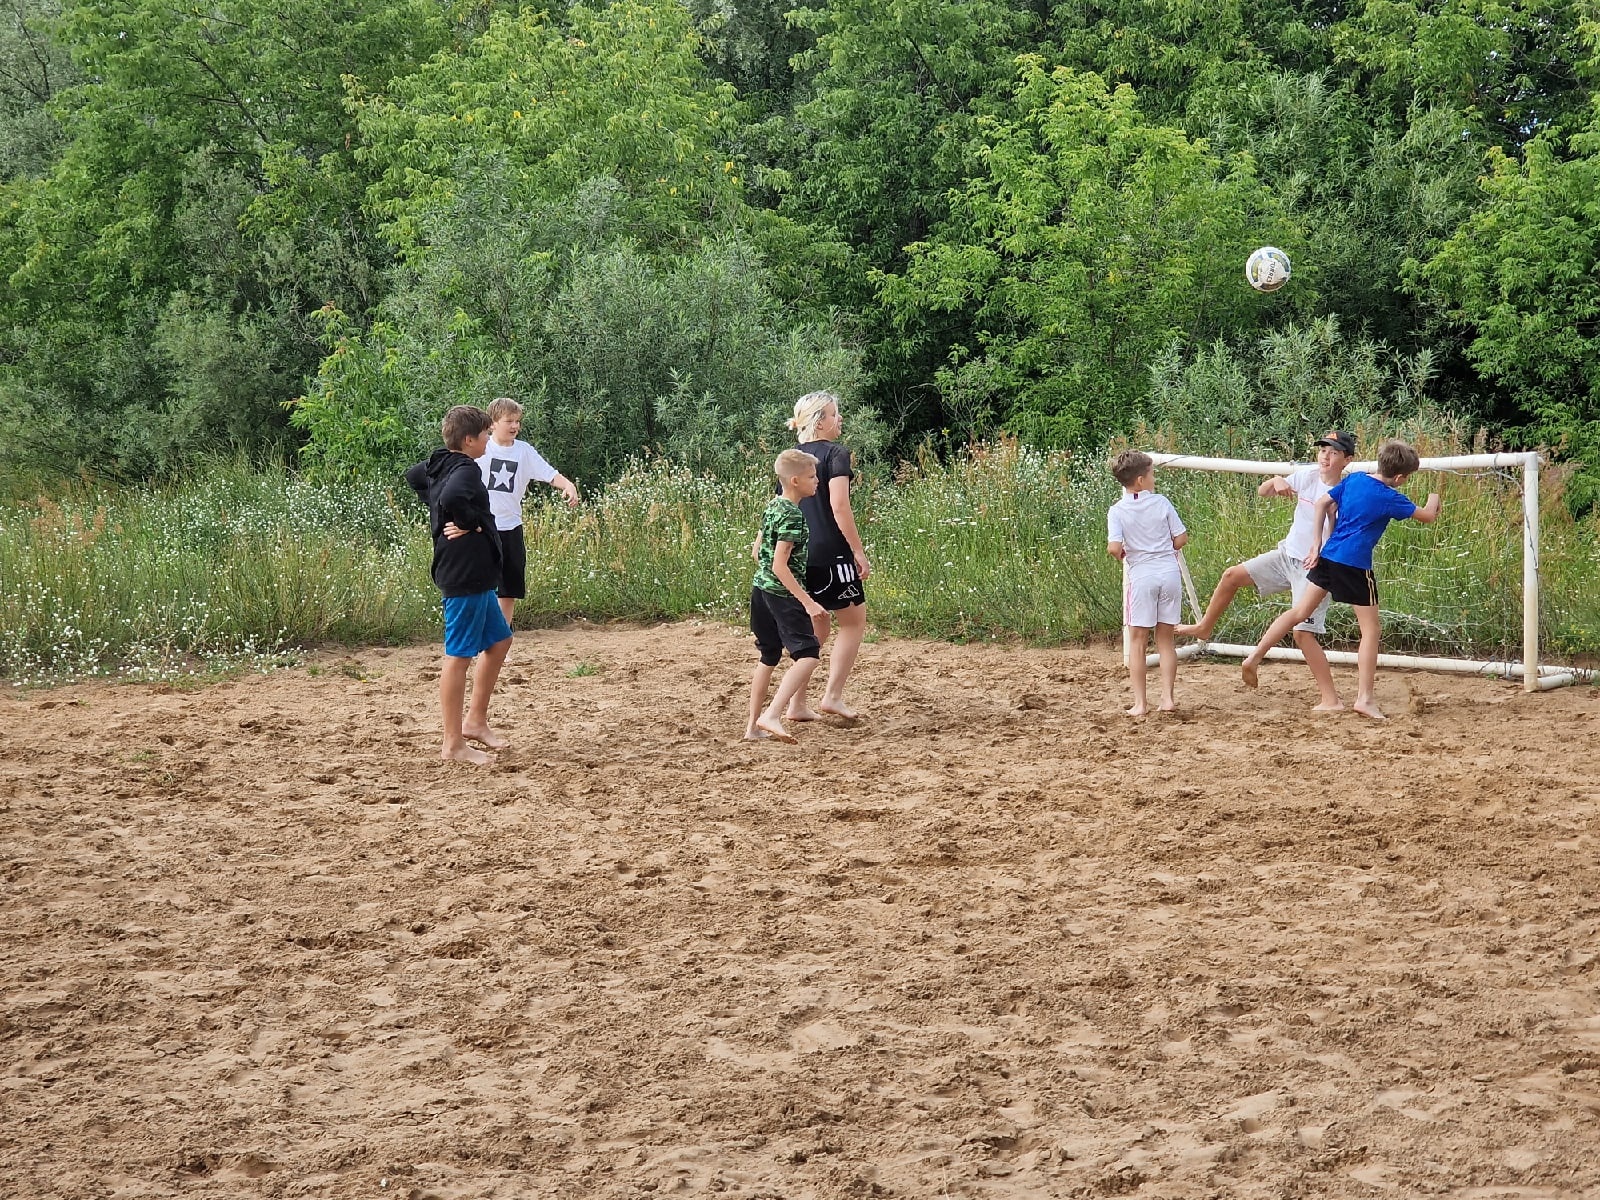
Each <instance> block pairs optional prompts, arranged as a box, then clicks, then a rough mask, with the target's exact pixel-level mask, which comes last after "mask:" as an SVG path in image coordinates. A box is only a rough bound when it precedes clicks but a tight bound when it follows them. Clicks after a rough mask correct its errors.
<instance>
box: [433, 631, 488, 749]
mask: <svg viewBox="0 0 1600 1200" xmlns="http://www.w3.org/2000/svg"><path fill="white" fill-rule="evenodd" d="M471 665H472V660H471V659H470V658H456V657H455V656H454V655H450V654H446V655H445V656H444V661H443V662H442V663H440V665H439V711H440V712H441V713H442V714H443V715H444V749H443V750H442V751H440V753H439V757H440V758H442V759H444V760H445V762H464V763H474V764H476V765H478V766H482V765H483V764H484V763H486V762H488V761H489V756H488V755H487V754H485V753H484V752H483V751H482V750H479V749H478V748H477V747H476V746H469V745H467V739H466V738H465V737H463V736H462V734H461V704H462V701H463V700H464V699H465V698H466V694H467V668H468V667H470V666H471Z"/></svg>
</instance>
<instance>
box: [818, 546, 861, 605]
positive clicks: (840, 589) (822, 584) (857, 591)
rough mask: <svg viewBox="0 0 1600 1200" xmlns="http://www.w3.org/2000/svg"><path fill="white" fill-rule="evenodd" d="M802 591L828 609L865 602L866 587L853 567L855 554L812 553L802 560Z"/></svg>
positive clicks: (848, 552)
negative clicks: (803, 565)
mask: <svg viewBox="0 0 1600 1200" xmlns="http://www.w3.org/2000/svg"><path fill="white" fill-rule="evenodd" d="M806 591H807V592H809V593H811V598H812V599H813V600H815V601H816V602H817V603H818V604H820V605H822V607H823V608H825V609H827V610H828V611H829V612H836V611H837V610H839V609H841V608H849V607H850V606H851V605H852V604H865V603H866V602H867V592H866V588H865V587H864V586H863V585H862V583H861V574H860V572H858V571H857V570H856V556H855V555H854V554H851V553H850V551H848V550H846V551H845V552H844V553H843V554H835V555H820V554H817V555H812V556H811V557H810V558H809V559H808V560H807V562H806Z"/></svg>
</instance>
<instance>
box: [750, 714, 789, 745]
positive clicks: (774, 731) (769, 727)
mask: <svg viewBox="0 0 1600 1200" xmlns="http://www.w3.org/2000/svg"><path fill="white" fill-rule="evenodd" d="M756 728H757V729H762V730H765V731H766V734H767V736H768V737H769V738H772V739H773V740H774V741H778V742H787V743H788V744H789V745H791V746H792V745H794V744H795V742H797V741H798V740H799V739H798V738H796V737H795V736H794V734H792V733H790V732H789V731H788V730H787V729H785V728H784V727H783V722H782V721H780V720H778V719H777V718H776V717H772V718H768V717H767V716H766V715H765V714H763V715H761V716H759V717H757V718H756Z"/></svg>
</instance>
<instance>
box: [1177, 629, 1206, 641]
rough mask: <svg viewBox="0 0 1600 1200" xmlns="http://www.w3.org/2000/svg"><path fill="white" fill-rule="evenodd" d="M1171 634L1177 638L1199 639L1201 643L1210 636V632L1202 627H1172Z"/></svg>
mask: <svg viewBox="0 0 1600 1200" xmlns="http://www.w3.org/2000/svg"><path fill="white" fill-rule="evenodd" d="M1172 632H1173V634H1174V635H1175V636H1177V637H1192V638H1199V639H1200V640H1201V641H1202V642H1203V641H1205V640H1206V639H1207V638H1209V637H1210V636H1211V630H1209V629H1207V628H1206V627H1205V626H1204V625H1174V626H1173V627H1172Z"/></svg>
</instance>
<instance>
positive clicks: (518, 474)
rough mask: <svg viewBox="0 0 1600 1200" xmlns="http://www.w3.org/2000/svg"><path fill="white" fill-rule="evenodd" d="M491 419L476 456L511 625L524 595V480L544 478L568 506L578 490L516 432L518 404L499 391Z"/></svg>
mask: <svg viewBox="0 0 1600 1200" xmlns="http://www.w3.org/2000/svg"><path fill="white" fill-rule="evenodd" d="M489 421H490V425H489V444H488V445H487V446H486V447H485V448H484V451H483V457H482V458H480V459H478V469H479V470H480V471H482V472H483V486H484V487H486V488H488V489H489V507H490V509H492V510H493V512H494V522H495V526H496V528H498V529H499V531H500V552H501V562H502V564H503V570H502V574H501V579H500V588H499V595H500V611H501V612H503V613H504V614H505V618H506V624H508V625H509V624H510V623H511V611H512V609H514V608H515V607H516V605H517V601H518V600H520V599H522V597H524V596H526V595H527V594H528V582H527V575H528V551H527V544H526V543H525V542H524V541H523V537H522V498H523V497H524V496H525V495H527V492H528V484H530V483H532V482H533V481H534V480H535V479H537V480H538V481H539V482H540V483H548V484H549V485H550V486H551V487H553V488H555V489H556V490H557V491H559V492H561V493H562V494H563V495H564V496H566V498H567V505H568V507H571V508H575V507H577V504H578V489H577V488H576V487H574V486H573V483H572V480H570V479H568V478H567V477H566V476H565V475H563V474H562V473H561V472H560V471H558V470H556V469H555V468H554V467H552V466H551V465H550V464H549V463H547V462H545V460H544V456H543V455H541V454H540V453H539V452H538V451H537V450H535V449H534V448H533V447H532V446H530V445H529V444H528V443H527V442H524V441H522V440H521V439H520V438H518V437H517V434H518V433H519V432H520V431H521V429H522V405H520V404H518V403H517V402H516V401H515V400H512V399H511V398H509V397H507V396H501V397H500V398H499V399H498V400H496V401H494V403H492V404H490V405H489Z"/></svg>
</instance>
